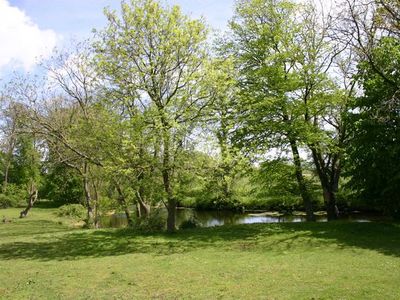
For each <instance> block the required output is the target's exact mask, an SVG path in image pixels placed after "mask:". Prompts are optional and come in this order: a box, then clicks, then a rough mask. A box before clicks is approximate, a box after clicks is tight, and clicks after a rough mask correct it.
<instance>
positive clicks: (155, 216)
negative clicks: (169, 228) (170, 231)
mask: <svg viewBox="0 0 400 300" xmlns="http://www.w3.org/2000/svg"><path fill="white" fill-rule="evenodd" d="M166 221H167V217H166V214H165V212H164V211H162V210H160V209H158V210H155V211H153V212H151V213H150V215H149V216H148V217H142V218H138V219H135V221H134V224H133V228H134V229H136V230H139V231H143V232H154V231H162V230H165V224H166Z"/></svg>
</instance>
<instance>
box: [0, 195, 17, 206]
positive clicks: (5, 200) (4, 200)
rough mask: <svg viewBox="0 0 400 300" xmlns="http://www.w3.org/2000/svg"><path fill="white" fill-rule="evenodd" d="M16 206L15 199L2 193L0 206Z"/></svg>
mask: <svg viewBox="0 0 400 300" xmlns="http://www.w3.org/2000/svg"><path fill="white" fill-rule="evenodd" d="M13 206H15V199H14V198H13V197H11V196H10V195H5V194H0V208H7V207H13Z"/></svg>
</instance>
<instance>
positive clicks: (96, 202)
mask: <svg viewBox="0 0 400 300" xmlns="http://www.w3.org/2000/svg"><path fill="white" fill-rule="evenodd" d="M92 184H93V190H94V199H93V200H94V228H99V222H100V220H99V193H98V190H97V185H96V182H95V181H94V180H92Z"/></svg>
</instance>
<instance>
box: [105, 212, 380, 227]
mask: <svg viewBox="0 0 400 300" xmlns="http://www.w3.org/2000/svg"><path fill="white" fill-rule="evenodd" d="M164 211H165V210H164ZM165 214H166V211H165ZM193 217H194V218H195V219H196V220H197V221H198V223H199V224H200V225H201V227H212V226H221V225H228V224H231V225H233V224H252V223H280V222H304V221H306V218H305V216H304V215H303V214H302V213H299V214H297V215H282V214H279V213H276V212H272V213H271V212H265V213H257V212H254V213H251V212H245V213H240V212H232V211H197V210H194V209H189V208H187V209H178V210H177V218H176V224H177V227H179V226H180V224H182V222H184V221H185V220H189V219H190V218H193ZM316 218H317V222H326V221H327V218H326V215H324V214H318V215H317V216H316ZM340 219H341V220H346V221H349V222H371V221H381V220H383V218H382V216H378V215H376V214H375V215H374V214H364V213H357V212H355V213H352V214H348V215H346V216H341V217H340ZM100 223H101V227H103V228H108V227H114V228H120V227H125V226H127V220H126V217H125V215H124V214H123V213H118V214H114V215H111V216H103V217H101V218H100Z"/></svg>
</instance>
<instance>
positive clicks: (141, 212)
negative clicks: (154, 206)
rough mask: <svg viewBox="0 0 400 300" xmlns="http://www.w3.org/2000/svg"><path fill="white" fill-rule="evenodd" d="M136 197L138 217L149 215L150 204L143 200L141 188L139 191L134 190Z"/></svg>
mask: <svg viewBox="0 0 400 300" xmlns="http://www.w3.org/2000/svg"><path fill="white" fill-rule="evenodd" d="M136 198H137V201H138V203H137V215H138V217H139V218H141V217H145V218H147V217H148V216H149V215H150V205H148V204H147V203H146V201H145V200H144V199H145V198H144V194H143V190H142V191H141V190H140V188H139V191H137V192H136Z"/></svg>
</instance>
